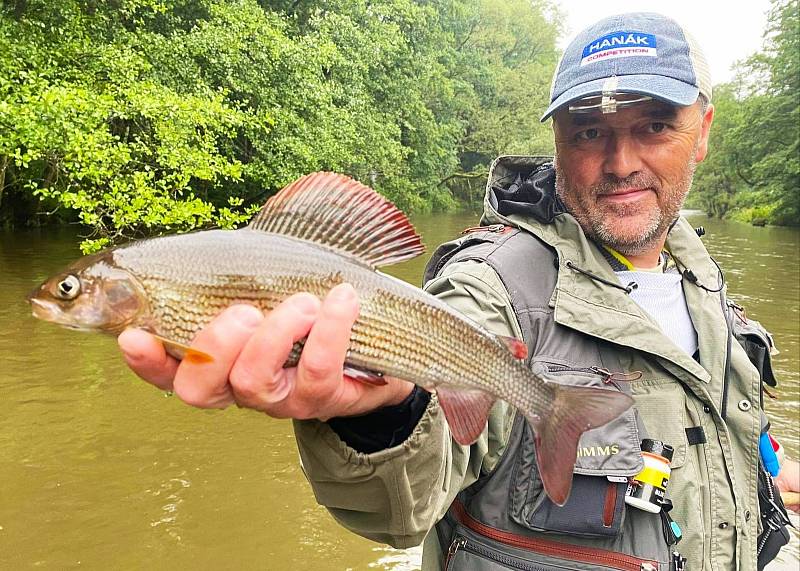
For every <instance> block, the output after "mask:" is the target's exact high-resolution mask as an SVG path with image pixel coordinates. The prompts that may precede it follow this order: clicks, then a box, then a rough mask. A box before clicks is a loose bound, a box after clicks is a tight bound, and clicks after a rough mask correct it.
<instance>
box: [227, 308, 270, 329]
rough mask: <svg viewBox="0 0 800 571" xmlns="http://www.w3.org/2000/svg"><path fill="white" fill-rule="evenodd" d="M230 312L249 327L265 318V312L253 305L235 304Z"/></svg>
mask: <svg viewBox="0 0 800 571" xmlns="http://www.w3.org/2000/svg"><path fill="white" fill-rule="evenodd" d="M228 312H229V313H230V315H231V317H233V318H234V319H235V320H236V321H237V322H239V323H240V324H241V325H243V326H245V327H247V328H248V329H249V328H253V327H256V326H257V325H258V324H259V323H261V321H262V320H263V319H264V314H263V313H261V310H260V309H258V308H257V307H253V306H252V305H246V304H241V305H234V306H233V307H231V308H230V309H229V310H228Z"/></svg>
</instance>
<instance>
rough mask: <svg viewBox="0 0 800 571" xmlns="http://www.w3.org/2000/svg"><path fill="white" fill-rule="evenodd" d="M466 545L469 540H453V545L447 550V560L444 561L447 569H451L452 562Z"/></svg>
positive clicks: (461, 538)
mask: <svg viewBox="0 0 800 571" xmlns="http://www.w3.org/2000/svg"><path fill="white" fill-rule="evenodd" d="M466 544H467V540H466V538H464V537H460V538H458V539H455V540H453V543H451V544H450V548H449V549H448V550H447V558H446V559H445V560H444V568H445V569H447V568H449V567H450V561H451V560H452V559H453V557H455V555H456V552H457V551H458V550H459V549H461V548H462V547H464V546H465V545H466Z"/></svg>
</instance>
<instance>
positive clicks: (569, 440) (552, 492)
mask: <svg viewBox="0 0 800 571" xmlns="http://www.w3.org/2000/svg"><path fill="white" fill-rule="evenodd" d="M632 404H633V399H632V398H631V397H629V396H628V395H626V394H623V393H619V392H616V391H612V390H607V389H598V388H593V387H573V386H564V385H555V399H554V400H553V404H552V405H551V407H550V409H549V410H546V411H543V414H542V415H541V417H536V416H528V421H529V422H530V423H531V425H532V426H533V429H534V432H535V433H536V463H537V465H538V467H539V474H540V476H541V478H542V484H543V485H544V490H545V492H546V493H547V495H548V496H549V497H550V499H551V500H552V501H553V502H554V503H556V504H558V505H559V506H563V505H564V504H565V503H566V502H567V498H568V497H569V492H570V488H571V487H572V471H573V470H574V469H575V458H576V457H577V454H578V440H579V439H580V437H581V434H583V433H584V432H586V431H587V430H589V429H591V428H596V427H598V426H602V425H604V424H606V423H608V422H610V421H612V420H614V419H615V418H617V417H618V416H619V415H620V414H622V413H623V412H625V411H626V410H627V409H628V408H630V407H631V405H632Z"/></svg>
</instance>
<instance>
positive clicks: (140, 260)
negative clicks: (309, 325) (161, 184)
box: [28, 172, 633, 505]
mask: <svg viewBox="0 0 800 571" xmlns="http://www.w3.org/2000/svg"><path fill="white" fill-rule="evenodd" d="M423 251H424V246H423V244H422V241H421V238H420V236H419V235H418V234H417V233H416V231H415V230H414V227H413V226H412V224H411V222H410V221H409V220H408V218H407V217H406V215H405V214H404V213H403V212H402V211H401V210H399V209H398V208H397V207H396V206H395V205H394V204H392V203H391V202H390V201H389V200H388V199H386V198H384V197H383V196H381V195H380V194H378V193H377V192H376V191H374V190H373V189H371V188H369V187H368V186H366V185H364V184H362V183H360V182H358V181H356V180H354V179H352V178H350V177H347V176H346V175H342V174H338V173H332V172H318V173H312V174H309V175H306V176H303V177H301V178H299V179H297V180H296V181H294V182H292V183H291V184H289V185H288V186H286V187H285V188H284V189H282V190H281V191H279V192H278V193H277V194H276V195H274V196H273V197H271V198H270V199H269V200H268V201H267V202H266V203H265V204H264V206H263V207H262V208H261V210H260V211H259V212H258V213H257V214H256V215H255V216H254V218H253V219H252V221H251V222H250V223H249V225H247V226H246V227H243V228H240V229H237V230H216V229H215V230H203V231H197V232H192V233H186V234H178V235H169V236H160V237H155V238H150V239H144V240H140V241H135V242H132V243H129V244H125V245H121V246H117V247H113V248H110V249H107V250H104V251H102V252H99V253H96V254H93V255H90V256H86V257H83V258H81V259H79V260H77V261H76V262H75V263H73V264H72V265H70V266H69V267H67V268H66V269H65V270H63V271H62V272H60V273H58V274H56V275H54V276H52V277H51V278H49V279H47V280H46V281H44V283H42V284H41V285H40V286H39V287H38V288H36V289H35V290H34V291H33V292H32V293H31V294H30V295H29V296H28V300H29V302H30V304H31V307H32V313H33V315H34V316H35V317H37V318H40V319H43V320H45V321H50V322H54V323H57V324H60V325H62V326H65V327H68V328H72V329H78V330H85V331H100V332H105V333H108V334H112V335H118V334H119V333H121V332H122V331H123V330H124V329H126V328H128V327H138V328H141V329H144V330H146V331H149V332H150V333H152V334H154V335H156V336H157V337H158V338H159V339H161V340H162V342H163V343H164V345H165V348H166V350H167V352H168V353H169V354H171V355H173V356H175V357H176V358H178V359H193V360H196V361H198V362H204V361H208V360H213V355H209V354H205V353H201V352H199V351H194V350H192V349H191V347H190V345H191V343H192V339H193V338H194V336H195V334H196V333H197V332H198V331H199V330H200V329H202V328H203V327H204V326H205V325H207V324H208V323H209V322H210V321H211V320H212V319H213V318H214V317H215V316H216V315H217V314H218V313H219V312H220V311H222V310H223V309H225V308H226V307H228V306H230V305H233V304H237V303H246V304H251V305H253V306H255V307H257V308H259V309H261V310H263V311H265V312H267V311H270V310H272V309H273V308H275V307H276V306H277V305H278V304H279V303H281V301H283V300H284V299H286V298H288V297H289V296H291V295H292V294H295V293H298V292H310V293H312V294H314V295H316V296H319V297H320V298H322V297H324V296H325V295H326V294H327V293H328V292H329V291H330V290H331V289H332V288H333V287H335V286H336V285H337V284H340V283H343V282H347V283H350V284H351V285H352V286H353V287H354V288H355V290H356V291H357V293H358V296H359V300H360V312H359V315H358V318H357V319H356V321H355V324H354V325H353V328H352V334H351V337H350V343H349V348H348V350H347V354H346V360H345V370H344V374H346V375H348V376H349V377H351V378H353V379H356V380H358V381H362V382H365V383H374V384H380V383H382V382H384V383H385V382H386V381H385V377H393V378H398V379H405V380H407V381H411V382H413V383H414V384H416V385H419V386H420V387H422V388H424V389H425V390H428V391H431V392H435V393H436V400H437V401H438V406H439V407H440V408H441V410H442V412H443V413H444V416H445V419H446V421H447V424H448V426H449V429H450V433H451V436H452V437H453V439H454V440H455V441H456V442H458V443H459V444H461V445H465V446H467V445H470V444H472V443H474V442H475V441H476V440H477V438H478V437H479V436H480V434H481V433H482V432H483V430H484V428H485V427H486V424H487V418H488V415H489V412H490V410H491V408H492V406H493V405H494V403H495V401H496V400H498V399H500V400H503V401H505V402H507V403H509V404H511V405H512V406H513V407H515V408H516V409H517V410H518V411H519V412H520V413H522V414H523V415H524V416H525V418H526V419H527V421H528V422H529V424H530V426H531V428H532V429H533V432H534V434H535V446H536V460H537V464H538V466H539V473H540V475H541V479H542V483H543V487H544V490H545V492H546V494H547V495H548V496H549V498H550V499H551V500H552V501H553V502H554V503H556V504H558V505H563V504H564V503H565V502H566V501H567V499H568V497H569V492H570V489H571V484H572V474H573V469H574V465H575V460H576V455H577V446H578V440H579V438H580V436H581V434H582V433H583V432H585V431H586V430H589V429H592V428H595V427H598V426H602V425H603V424H606V423H607V422H610V421H611V420H613V419H615V418H617V417H618V416H619V415H620V414H622V413H623V412H625V411H626V410H627V409H628V408H629V407H630V406H631V405H632V404H633V400H632V398H631V397H630V396H628V395H626V394H624V393H622V392H619V391H618V390H617V389H616V388H613V387H608V388H605V387H603V388H600V387H578V386H567V385H562V384H559V383H555V382H552V381H548V380H546V379H544V378H542V377H541V376H539V375H537V374H536V373H534V372H533V371H532V370H531V369H530V367H529V366H527V365H526V357H527V346H526V345H525V343H524V342H523V341H522V340H519V339H515V338H509V337H503V336H498V335H495V334H493V333H491V332H490V331H488V330H487V329H486V328H484V327H483V326H481V325H480V324H479V323H476V322H474V321H472V320H470V319H468V318H467V317H465V316H464V315H462V314H461V313H459V312H458V311H456V310H455V309H453V308H451V307H450V306H449V305H447V304H446V303H444V302H443V301H441V300H439V299H437V298H436V297H434V296H432V295H430V294H429V293H427V292H425V291H423V290H422V289H420V288H417V287H415V286H413V285H411V284H408V283H406V282H403V281H401V280H399V279H396V278H394V277H392V276H389V275H387V274H384V273H382V272H380V271H379V270H378V268H379V267H382V266H387V265H390V264H394V263H397V262H401V261H405V260H409V259H411V258H414V257H416V256H418V255H420V254H422V253H423ZM302 349H303V340H301V341H299V342H298V343H297V344H295V346H294V347H293V349H292V353H291V355H290V356H289V358H288V359H287V361H286V363H284V366H285V367H291V366H295V365H297V363H298V360H299V357H300V354H301V353H302Z"/></svg>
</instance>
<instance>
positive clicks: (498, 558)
mask: <svg viewBox="0 0 800 571" xmlns="http://www.w3.org/2000/svg"><path fill="white" fill-rule="evenodd" d="M462 550H463V551H467V552H470V553H474V554H475V555H480V556H481V557H484V558H486V559H491V560H492V561H495V562H497V563H501V564H502V565H505V566H506V567H510V568H512V569H519V570H520V571H553V569H563V570H564V571H569V569H568V568H566V567H561V566H554V565H548V566H546V567H543V566H541V565H537V564H536V563H529V562H526V561H520V560H519V559H518V558H516V557H510V556H507V555H503V554H501V553H497V552H496V551H492V550H491V549H488V548H486V547H483V546H481V545H480V544H478V543H475V542H471V541H469V540H468V539H467V538H466V537H457V538H456V539H455V541H453V543H451V544H450V549H448V551H447V561H446V562H445V567H444V568H445V571H447V570H448V569H449V568H450V567H449V566H450V564H451V563H452V559H453V557H455V555H456V553H457V552H458V551H462Z"/></svg>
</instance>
